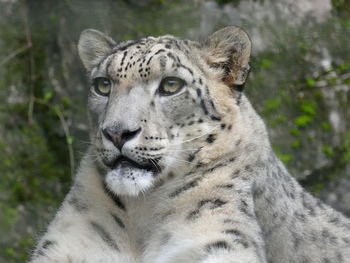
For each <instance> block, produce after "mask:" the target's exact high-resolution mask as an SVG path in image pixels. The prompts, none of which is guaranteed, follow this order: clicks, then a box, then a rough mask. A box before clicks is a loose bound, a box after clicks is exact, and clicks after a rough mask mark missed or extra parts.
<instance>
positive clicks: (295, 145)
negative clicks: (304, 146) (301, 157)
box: [292, 141, 301, 149]
mask: <svg viewBox="0 0 350 263" xmlns="http://www.w3.org/2000/svg"><path fill="white" fill-rule="evenodd" d="M300 147H301V142H300V141H294V142H292V148H293V149H299V148H300Z"/></svg>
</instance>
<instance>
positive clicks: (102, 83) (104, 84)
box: [92, 77, 112, 96]
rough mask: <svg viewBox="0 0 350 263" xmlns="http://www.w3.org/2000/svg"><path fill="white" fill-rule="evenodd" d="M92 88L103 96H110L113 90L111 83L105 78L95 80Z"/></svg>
mask: <svg viewBox="0 0 350 263" xmlns="http://www.w3.org/2000/svg"><path fill="white" fill-rule="evenodd" d="M92 86H93V87H94V89H95V91H96V92H97V93H98V94H100V95H102V96H108V95H109V93H110V92H111V88H112V84H111V81H110V80H109V79H106V78H103V77H99V78H95V79H94V80H93V82H92Z"/></svg>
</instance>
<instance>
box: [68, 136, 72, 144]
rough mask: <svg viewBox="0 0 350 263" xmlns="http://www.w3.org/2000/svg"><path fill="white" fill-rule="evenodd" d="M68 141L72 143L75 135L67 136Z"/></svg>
mask: <svg viewBox="0 0 350 263" xmlns="http://www.w3.org/2000/svg"><path fill="white" fill-rule="evenodd" d="M67 143H68V144H70V145H71V144H73V137H72V136H69V137H67Z"/></svg>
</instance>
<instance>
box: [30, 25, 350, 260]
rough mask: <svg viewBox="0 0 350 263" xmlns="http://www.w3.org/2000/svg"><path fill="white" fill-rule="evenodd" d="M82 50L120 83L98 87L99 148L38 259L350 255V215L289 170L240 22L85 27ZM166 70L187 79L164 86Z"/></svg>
mask: <svg viewBox="0 0 350 263" xmlns="http://www.w3.org/2000/svg"><path fill="white" fill-rule="evenodd" d="M78 50H79V54H80V57H81V59H82V61H83V64H84V66H85V67H86V69H87V71H88V72H89V78H90V81H91V83H96V79H97V78H103V79H104V80H108V81H109V82H108V81H107V82H106V81H105V82H103V83H105V84H106V83H107V84H106V85H107V87H110V91H109V93H108V95H101V94H100V93H99V92H98V91H97V90H96V85H95V84H93V85H92V87H91V90H90V91H89V94H90V95H89V110H90V116H91V130H90V132H91V142H92V146H91V147H90V148H89V149H88V151H87V153H86V155H85V157H84V158H83V160H82V162H81V165H80V168H79V171H78V173H77V175H76V177H75V180H74V183H73V186H72V188H71V191H70V192H69V194H68V195H67V197H66V199H65V201H64V202H63V204H62V206H61V208H60V209H59V211H58V213H57V215H56V217H55V219H54V220H53V221H52V222H51V224H50V225H49V227H48V231H47V232H46V234H45V235H44V236H43V237H42V239H41V241H40V242H39V243H38V246H37V248H36V250H35V252H34V253H33V256H32V259H31V261H30V262H32V263H42V262H114V263H117V262H120V263H141V262H142V263H175V262H189V263H197V262H198V263H248V262H249V263H265V262H270V263H302V262H303V263H321V262H322V263H326V262H338V263H342V262H350V221H349V220H348V219H347V218H345V217H344V216H343V215H341V214H340V213H338V212H336V211H334V210H333V209H332V208H330V207H329V206H327V205H325V204H323V203H322V202H321V201H319V200H317V199H316V198H314V197H312V196H311V195H310V194H309V193H307V192H305V191H304V190H303V189H302V187H301V186H300V185H299V184H298V183H297V181H296V180H295V179H294V178H293V177H292V176H291V175H290V174H289V173H288V171H287V170H286V169H285V167H284V165H283V164H282V163H281V162H280V160H279V159H278V158H277V157H276V156H275V155H274V153H273V151H272V149H271V146H270V143H269V139H268V136H267V133H266V129H265V126H264V123H263V121H262V120H261V119H260V117H259V116H258V115H257V114H256V112H255V111H254V109H253V108H252V106H251V105H250V103H249V101H248V99H247V98H246V97H245V96H244V94H243V93H242V91H243V87H244V86H243V85H244V82H245V80H246V78H247V75H248V72H249V64H248V62H249V56H250V41H249V38H248V37H247V35H246V34H245V33H244V32H243V31H242V30H241V29H239V28H236V27H227V28H224V29H222V30H219V31H218V32H216V33H214V34H213V35H211V36H209V37H208V39H207V40H206V41H204V42H202V43H197V42H192V41H189V40H184V39H179V38H176V37H173V36H163V37H158V38H154V37H148V38H144V39H141V40H138V41H126V42H121V43H116V42H114V40H112V39H111V38H109V37H107V36H105V35H104V34H102V33H101V32H98V31H95V30H86V31H84V32H83V33H82V35H81V38H80V40H79V44H78ZM167 77H175V78H177V79H181V80H182V81H183V83H185V84H184V85H183V86H181V88H180V89H178V90H176V92H175V93H174V94H171V95H169V94H164V93H162V92H161V91H160V85H161V84H160V83H162V81H164V79H165V78H167ZM108 83H110V85H109V84H108ZM181 83H182V82H181ZM107 91H108V90H107Z"/></svg>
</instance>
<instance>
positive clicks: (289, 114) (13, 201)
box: [0, 0, 350, 262]
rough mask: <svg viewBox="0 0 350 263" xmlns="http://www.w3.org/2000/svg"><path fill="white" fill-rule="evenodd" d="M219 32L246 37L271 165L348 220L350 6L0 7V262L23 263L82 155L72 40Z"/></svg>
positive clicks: (128, 3) (144, 3) (340, 1)
mask: <svg viewBox="0 0 350 263" xmlns="http://www.w3.org/2000/svg"><path fill="white" fill-rule="evenodd" d="M225 25H239V26H241V27H243V28H244V29H246V31H248V33H249V34H250V36H251V38H252V41H253V50H254V52H253V58H252V62H251V64H252V72H251V75H250V79H249V81H248V83H247V85H246V92H247V94H248V96H249V97H250V98H251V100H252V101H253V104H254V105H255V107H256V109H257V111H258V112H259V113H260V114H261V115H262V116H263V117H264V119H265V121H266V123H267V125H268V128H269V132H270V137H271V141H272V144H273V146H274V149H275V151H276V152H277V154H278V156H279V157H280V158H281V159H282V160H283V162H284V163H285V164H286V165H287V166H288V168H289V170H290V171H291V172H292V173H293V174H294V175H295V176H296V177H297V178H298V180H299V181H300V182H301V183H302V184H303V185H304V186H305V187H306V188H307V189H308V190H310V191H312V192H313V193H314V194H315V195H317V196H319V197H320V198H321V199H323V200H324V201H325V202H327V203H329V204H330V205H332V206H333V207H335V208H336V209H338V210H340V211H342V212H344V213H345V214H347V215H349V216H350V164H349V163H350V1H349V0H332V1H331V0H241V1H240V0H216V1H214V0H211V1H204V0H203V1H201V0H101V1H93V0H62V1H46V0H36V1H30V0H0V233H1V235H0V262H24V261H25V260H26V258H27V255H28V252H30V251H31V249H32V248H33V245H34V243H35V240H36V238H37V237H38V236H39V235H40V233H42V231H44V230H45V227H46V225H47V223H48V222H49V221H50V220H51V219H52V217H53V215H54V213H55V211H56V209H57V208H58V207H59V204H60V203H61V202H62V200H63V197H64V196H65V194H66V193H67V191H68V189H69V185H70V183H71V181H72V176H73V174H74V171H75V169H76V168H77V165H78V164H79V160H80V158H81V156H82V154H83V153H84V150H85V149H86V147H87V145H88V144H89V142H88V137H87V129H88V127H87V122H86V119H87V115H86V105H85V102H86V96H87V95H86V91H87V83H86V81H85V78H84V75H85V72H84V70H83V67H82V65H81V63H80V61H79V60H78V56H77V51H76V42H77V39H78V37H79V33H80V32H81V31H82V30H83V29H85V28H95V29H99V30H101V31H104V32H106V33H108V34H110V35H112V36H114V38H115V39H116V40H127V39H134V38H140V37H143V36H147V35H154V36H157V35H162V34H174V35H177V36H180V37H189V38H192V39H197V40H200V39H203V38H205V36H207V35H208V34H210V33H212V32H213V31H215V30H216V29H219V28H220V27H223V26H225Z"/></svg>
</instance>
